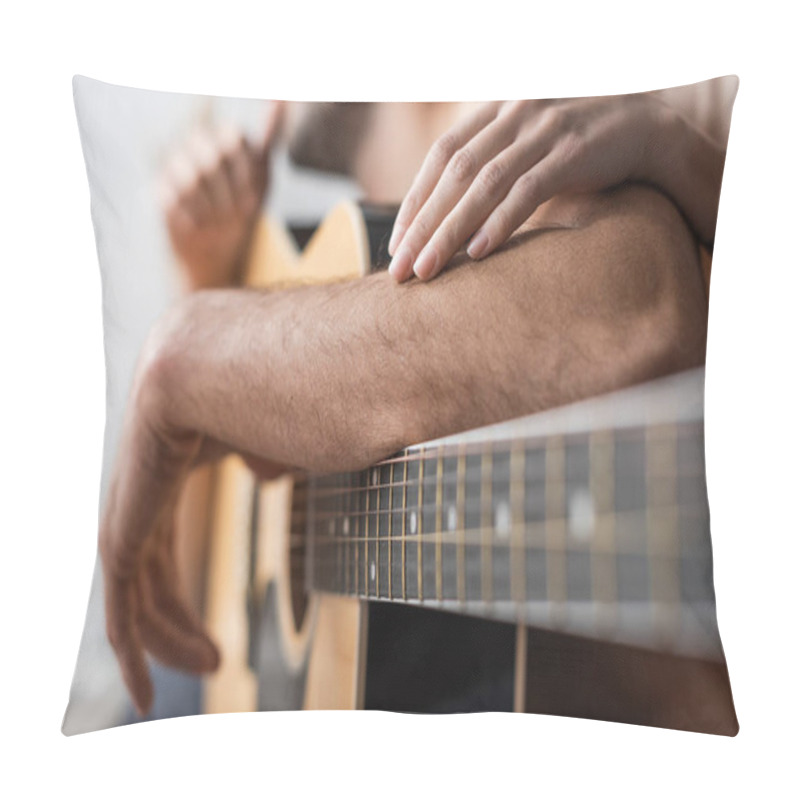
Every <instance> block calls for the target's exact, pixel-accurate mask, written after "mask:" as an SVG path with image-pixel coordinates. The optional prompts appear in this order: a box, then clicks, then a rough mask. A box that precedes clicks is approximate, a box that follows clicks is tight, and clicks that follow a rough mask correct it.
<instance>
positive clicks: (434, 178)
mask: <svg viewBox="0 0 800 800" xmlns="http://www.w3.org/2000/svg"><path fill="white" fill-rule="evenodd" d="M499 106H500V104H499V103H485V104H484V105H482V106H481V107H480V108H479V109H478V110H477V111H476V112H475V113H474V114H471V115H470V116H468V117H466V118H465V119H464V120H462V121H461V122H459V123H458V124H457V125H456V126H454V127H453V128H452V129H451V130H450V131H448V133H446V134H445V135H444V136H442V137H440V138H439V139H438V140H437V141H436V143H435V144H434V145H433V147H432V148H431V149H430V151H429V152H428V155H427V156H426V157H425V160H424V161H423V163H422V167H421V168H420V171H419V172H418V173H417V176H416V178H414V181H413V183H412V184H411V188H410V189H409V190H408V192H407V193H406V196H405V198H404V199H403V202H402V203H401V205H400V210H399V211H398V212H397V217H396V219H395V223H394V227H393V228H392V235H391V237H390V239H389V254H390V255H392V256H394V254H395V252H396V250H397V247H398V245H399V244H400V241H401V240H402V239H403V237H404V235H405V232H406V230H407V229H408V227H409V225H410V224H411V222H412V221H413V220H414V218H415V217H416V216H417V214H418V213H419V211H420V209H421V208H422V206H423V205H424V204H425V202H426V200H427V199H428V197H429V196H430V194H431V192H432V191H433V190H434V188H435V186H436V184H437V183H438V182H439V178H440V177H441V175H442V173H443V172H444V170H445V167H447V165H448V163H449V162H450V159H451V158H452V157H453V156H454V155H455V153H456V151H458V150H459V149H460V148H461V147H463V146H464V145H465V144H466V143H467V142H468V141H470V140H471V139H472V138H473V137H474V136H475V135H476V134H477V133H479V132H480V131H481V130H483V128H485V127H486V126H487V125H488V124H489V123H490V122H492V120H493V119H494V118H495V117H496V116H497V110H498V108H499Z"/></svg>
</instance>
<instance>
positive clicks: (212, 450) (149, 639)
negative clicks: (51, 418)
mask: <svg viewBox="0 0 800 800" xmlns="http://www.w3.org/2000/svg"><path fill="white" fill-rule="evenodd" d="M177 317H179V318H180V319H181V320H185V319H186V317H185V316H183V315H182V314H180V312H178V314H177ZM175 318H176V314H175V313H173V314H171V315H167V317H166V319H165V320H164V321H162V323H161V324H160V325H157V326H156V328H155V329H154V331H153V332H152V333H151V336H150V338H149V340H148V344H147V346H146V347H145V351H144V353H143V356H142V358H141V360H140V364H139V368H138V370H137V375H136V378H135V381H134V388H133V390H132V395H131V400H130V403H129V406H128V410H127V414H126V419H125V425H124V428H123V436H122V441H121V443H120V455H119V458H118V460H117V464H116V468H115V471H114V475H113V479H112V484H111V488H110V491H109V496H108V501H107V503H106V508H105V512H104V514H103V518H102V521H101V525H100V536H99V550H100V556H101V561H102V568H103V578H104V589H105V611H106V631H107V635H108V638H109V641H110V643H111V645H112V647H113V649H114V652H115V654H116V656H117V660H118V662H119V665H120V670H121V672H122V677H123V680H124V682H125V685H126V686H127V688H128V691H129V692H130V695H131V698H132V700H133V703H134V705H135V706H136V709H137V710H138V711H139V713H140V714H142V715H144V714H145V713H146V712H147V711H148V709H149V708H150V706H151V704H152V699H153V688H152V682H151V680H150V676H149V671H148V668H147V663H146V660H145V654H146V653H150V654H151V655H152V656H153V657H155V658H156V659H157V660H158V661H160V662H161V663H163V664H165V665H166V666H169V667H173V668H175V669H180V670H184V671H187V672H192V673H196V674H202V673H206V672H211V671H213V670H215V669H216V668H217V666H218V665H219V661H220V655H219V653H218V651H217V648H216V646H215V645H214V643H213V642H212V641H211V639H210V638H209V636H208V634H207V633H206V632H205V630H204V628H203V625H202V623H201V622H200V620H199V619H198V618H197V616H196V615H195V613H194V612H193V611H192V609H191V607H190V605H189V603H188V602H187V599H186V597H185V595H184V592H183V589H182V587H181V585H180V580H179V573H178V567H177V562H176V548H175V533H176V530H175V514H176V506H177V500H178V498H179V496H180V493H181V489H182V487H183V485H184V483H185V480H186V478H187V476H188V474H189V472H190V470H191V469H192V468H193V467H195V466H198V465H200V464H205V463H209V462H213V461H216V460H218V459H220V458H222V457H224V456H226V455H228V454H229V453H230V452H232V448H231V447H230V446H228V445H225V444H223V443H222V442H219V441H216V440H214V439H213V438H211V437H208V436H203V435H201V434H200V433H199V432H198V431H196V430H192V429H189V428H184V427H180V426H178V425H176V424H175V422H174V416H175V403H174V400H175V398H174V396H172V397H171V396H168V392H169V391H170V390H169V389H167V388H166V385H165V381H164V376H165V373H168V372H169V371H170V369H171V366H170V365H165V363H164V352H165V347H166V346H167V345H166V343H167V342H168V341H171V340H172V339H173V338H174V337H173V335H172V334H171V332H170V331H169V329H170V327H171V325H170V321H171V320H174V319H175ZM239 452H240V453H241V455H242V456H243V457H244V459H245V461H246V463H247V464H248V466H249V467H250V468H251V469H252V470H253V471H254V472H256V473H257V475H258V476H259V477H260V478H261V479H262V480H269V479H272V478H275V477H277V476H278V475H280V474H281V473H282V472H284V471H285V468H284V467H283V466H281V465H277V464H275V463H274V462H270V461H267V460H266V459H263V458H259V457H257V456H254V455H252V454H250V453H247V452H246V451H244V450H243V449H240V450H239Z"/></svg>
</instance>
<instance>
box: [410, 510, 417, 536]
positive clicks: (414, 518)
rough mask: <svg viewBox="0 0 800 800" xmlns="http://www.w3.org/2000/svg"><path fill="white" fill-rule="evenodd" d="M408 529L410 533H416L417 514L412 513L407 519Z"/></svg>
mask: <svg viewBox="0 0 800 800" xmlns="http://www.w3.org/2000/svg"><path fill="white" fill-rule="evenodd" d="M408 527H409V528H410V530H411V533H416V532H417V512H416V511H412V512H411V515H410V516H409V518H408Z"/></svg>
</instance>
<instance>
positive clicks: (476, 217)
mask: <svg viewBox="0 0 800 800" xmlns="http://www.w3.org/2000/svg"><path fill="white" fill-rule="evenodd" d="M548 147H549V143H547V142H546V141H542V140H534V141H532V142H528V141H526V142H516V143H514V144H513V145H511V146H510V147H507V148H506V149H505V150H504V151H503V152H501V153H500V154H499V155H498V156H496V157H495V158H494V159H492V160H491V161H489V162H488V163H487V164H486V165H485V166H484V167H483V169H482V170H481V171H480V172H479V173H478V174H477V176H476V178H475V180H474V181H473V182H472V185H471V186H470V187H469V189H467V191H466V193H464V196H463V197H462V198H461V199H460V200H459V201H458V203H457V205H456V206H455V208H453V210H452V211H451V212H450V213H449V214H448V215H447V216H446V217H445V219H444V221H443V222H442V223H441V224H440V225H439V226H438V228H437V229H436V232H435V233H434V234H433V236H432V237H431V239H430V241H429V242H428V243H427V245H425V247H424V249H423V250H422V252H421V253H420V254H419V257H418V258H417V261H416V263H415V264H414V272H415V273H416V275H417V277H418V278H420V279H421V280H430V279H431V278H434V277H435V276H436V275H438V274H439V272H441V270H442V269H443V268H444V267H445V265H446V264H447V262H448V261H449V260H450V259H451V258H452V257H453V255H455V253H456V252H457V251H458V249H459V248H460V247H462V246H463V245H464V244H465V243H466V241H467V240H468V239H469V237H470V236H472V234H473V233H475V231H476V230H477V229H478V227H479V226H480V225H481V224H482V223H483V222H485V221H486V219H487V218H488V217H489V215H490V214H491V213H492V211H493V210H494V209H495V208H496V207H497V206H498V205H499V204H500V203H501V202H502V201H503V199H504V198H505V197H506V195H507V194H508V192H509V190H510V189H511V187H512V186H513V184H514V182H515V181H516V180H517V178H519V176H520V175H522V174H524V173H525V172H527V171H528V170H529V169H531V167H533V165H534V164H535V163H536V162H537V161H539V160H540V159H541V158H542V157H543V156H544V155H545V154H546V152H547V148H548Z"/></svg>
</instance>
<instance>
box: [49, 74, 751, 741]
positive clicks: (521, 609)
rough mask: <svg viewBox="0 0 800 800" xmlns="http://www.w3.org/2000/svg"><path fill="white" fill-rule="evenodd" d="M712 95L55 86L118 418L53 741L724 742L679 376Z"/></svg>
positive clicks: (726, 113) (710, 185)
mask: <svg viewBox="0 0 800 800" xmlns="http://www.w3.org/2000/svg"><path fill="white" fill-rule="evenodd" d="M737 85H738V80H737V79H736V78H734V77H727V78H718V79H715V80H710V81H706V82H704V83H698V84H695V85H692V86H685V87H679V88H676V89H668V90H663V91H659V92H651V93H646V94H641V95H628V96H619V97H597V98H573V99H563V100H539V101H518V102H509V103H480V104H477V103H476V104H465V103H460V104H455V103H454V104H447V103H434V104H381V103H338V104H337V103H316V104H313V103H268V102H266V101H264V102H260V101H252V100H236V99H231V98H218V97H216V98H212V97H200V96H191V95H179V94H167V93H156V92H148V91H142V90H138V89H130V88H123V87H118V86H111V85H108V84H104V83H101V82H98V81H95V80H91V79H88V78H84V77H76V78H75V79H74V96H75V106H76V112H77V118H78V124H79V128H80V134H81V141H82V146H83V152H84V157H85V161H86V167H87V174H88V179H89V184H90V190H91V201H92V209H91V210H92V220H93V223H94V227H95V235H96V241H97V249H98V258H99V262H100V267H101V272H102V283H103V319H104V330H105V345H106V371H107V386H108V391H107V398H108V408H107V428H106V440H105V451H104V464H103V478H102V486H101V505H102V508H103V514H102V519H101V525H100V539H99V542H100V548H99V552H100V553H101V555H102V557H101V558H99V559H98V566H97V569H96V580H95V582H94V586H93V590H92V593H91V597H90V601H89V609H88V613H87V619H86V626H85V631H84V636H83V640H82V643H81V647H80V652H79V655H78V663H77V666H76V671H75V678H74V681H73V686H72V691H71V696H70V702H69V706H68V708H67V711H66V715H65V719H64V725H63V731H64V733H66V734H73V733H79V732H85V731H91V730H97V729H100V728H105V727H110V726H114V725H120V724H125V723H130V722H136V721H139V720H142V719H155V718H165V717H174V716H184V715H189V714H198V713H207V712H216V711H251V710H253V711H254V710H273V709H282V710H288V709H303V708H353V709H360V708H366V709H383V710H391V711H413V712H423V713H447V712H468V711H479V710H491V711H509V712H510V711H518V712H532V713H539V714H556V715H563V716H579V717H587V718H593V719H600V720H608V721H617V722H627V723H634V724H641V725H651V726H660V727H666V728H675V729H682V730H687V731H700V732H706V733H717V734H725V735H735V734H736V732H737V731H738V722H737V720H736V714H735V710H734V706H733V701H732V696H731V689H730V684H729V680H728V673H727V666H726V662H725V657H724V652H723V648H722V644H721V641H720V637H719V632H718V628H717V621H716V606H715V597H714V586H713V571H712V551H711V539H710V529H709V509H708V499H707V493H706V481H705V460H704V440H703V383H704V363H705V342H706V330H707V321H708V292H709V286H710V271H711V252H712V250H713V242H714V228H715V223H716V211H717V205H718V202H719V191H720V185H721V179H722V170H723V166H724V159H725V149H726V143H727V137H728V129H729V124H730V118H731V112H732V106H733V100H734V97H735V93H736V88H737ZM112 644H113V646H112Z"/></svg>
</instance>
